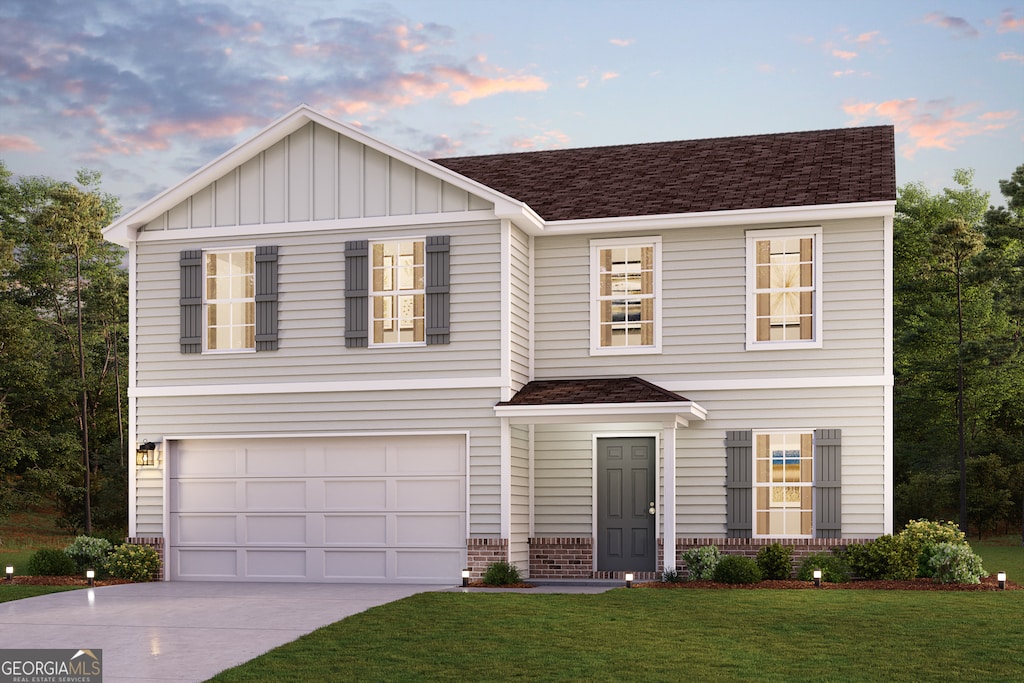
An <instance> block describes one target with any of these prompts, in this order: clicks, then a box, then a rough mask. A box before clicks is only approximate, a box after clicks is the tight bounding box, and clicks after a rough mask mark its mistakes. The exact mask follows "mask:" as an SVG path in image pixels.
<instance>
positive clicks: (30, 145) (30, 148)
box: [0, 135, 43, 152]
mask: <svg viewBox="0 0 1024 683" xmlns="http://www.w3.org/2000/svg"><path fill="white" fill-rule="evenodd" d="M42 150H43V148H42V147H40V146H39V145H37V144H36V142H35V140H33V139H32V138H30V137H27V136H25V135H0V152H41V151H42Z"/></svg>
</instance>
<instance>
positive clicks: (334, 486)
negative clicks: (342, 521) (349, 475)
mask: <svg viewBox="0 0 1024 683" xmlns="http://www.w3.org/2000/svg"><path fill="white" fill-rule="evenodd" d="M387 504H388V482H387V480H385V479H353V480H340V479H336V480H329V481H325V482H324V508H325V509H327V510H380V509H381V508H386V507H387Z"/></svg>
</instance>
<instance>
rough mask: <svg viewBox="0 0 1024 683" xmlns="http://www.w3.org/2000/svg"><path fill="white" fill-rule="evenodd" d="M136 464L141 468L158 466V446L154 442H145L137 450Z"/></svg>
mask: <svg viewBox="0 0 1024 683" xmlns="http://www.w3.org/2000/svg"><path fill="white" fill-rule="evenodd" d="M135 464H136V465H137V466H139V467H153V466H154V465H156V444H155V443H153V442H152V441H144V442H142V443H140V444H139V447H138V448H136V449H135Z"/></svg>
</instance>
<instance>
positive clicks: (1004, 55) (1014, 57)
mask: <svg viewBox="0 0 1024 683" xmlns="http://www.w3.org/2000/svg"><path fill="white" fill-rule="evenodd" d="M996 59H998V60H999V61H1000V62H1021V63H1022V64H1024V55H1022V54H1018V53H1016V52H1009V51H1007V52H1000V53H999V56H998V57H996Z"/></svg>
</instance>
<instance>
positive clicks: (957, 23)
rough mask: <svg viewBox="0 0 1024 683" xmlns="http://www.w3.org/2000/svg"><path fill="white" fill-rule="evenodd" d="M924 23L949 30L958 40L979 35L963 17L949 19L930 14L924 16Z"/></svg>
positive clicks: (948, 17) (937, 13) (941, 14)
mask: <svg viewBox="0 0 1024 683" xmlns="http://www.w3.org/2000/svg"><path fill="white" fill-rule="evenodd" d="M924 23H926V24H932V25H934V26H940V27H942V28H946V29H949V30H950V31H952V32H953V33H954V34H956V36H957V37H959V38H977V37H978V36H980V35H981V34H980V33H979V32H978V29H976V28H974V27H973V26H971V24H970V22H968V21H967V20H966V19H964V18H963V17H951V16H949V15H948V14H943V13H941V12H931V13H930V14H926V15H925V16H924Z"/></svg>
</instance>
